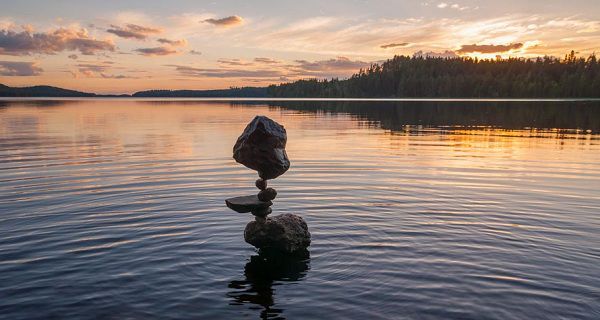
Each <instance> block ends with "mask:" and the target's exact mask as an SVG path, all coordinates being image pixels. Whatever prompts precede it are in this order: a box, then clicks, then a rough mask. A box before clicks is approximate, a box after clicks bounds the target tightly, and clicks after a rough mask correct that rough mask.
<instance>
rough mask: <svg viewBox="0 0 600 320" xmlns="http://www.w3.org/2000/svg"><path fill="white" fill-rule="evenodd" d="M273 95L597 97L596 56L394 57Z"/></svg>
mask: <svg viewBox="0 0 600 320" xmlns="http://www.w3.org/2000/svg"><path fill="white" fill-rule="evenodd" d="M268 95H269V96H272V97H315V98H317V97H327V98H364V97H381V98H384V97H397V98H403V97H406V98H408V97H410V98H416V97H426V98H599V97H600V61H598V59H597V58H596V56H595V55H591V56H590V57H588V58H584V57H577V56H576V55H575V52H573V51H572V52H571V53H570V54H568V55H566V56H565V57H564V58H563V59H559V58H553V57H540V58H536V59H525V58H509V59H477V58H470V57H459V58H433V57H409V56H395V57H394V58H392V59H389V60H387V61H386V62H384V63H382V64H372V65H371V66H370V67H369V68H366V69H361V70H360V71H359V72H358V73H356V74H354V75H352V76H351V77H350V78H348V79H345V80H340V79H336V78H334V79H330V80H327V79H325V80H319V79H307V80H299V81H295V82H291V83H283V84H279V85H271V86H269V87H268Z"/></svg>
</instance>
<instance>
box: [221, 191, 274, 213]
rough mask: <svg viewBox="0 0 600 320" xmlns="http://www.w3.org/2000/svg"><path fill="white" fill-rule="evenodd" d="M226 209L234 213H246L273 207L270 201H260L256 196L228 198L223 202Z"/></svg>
mask: <svg viewBox="0 0 600 320" xmlns="http://www.w3.org/2000/svg"><path fill="white" fill-rule="evenodd" d="M225 204H226V205H227V207H228V208H229V209H231V210H233V211H235V212H239V213H247V212H252V211H255V210H260V209H265V208H268V207H270V206H272V205H273V202H271V201H260V200H258V197H257V196H256V195H251V196H243V197H235V198H229V199H227V200H225Z"/></svg>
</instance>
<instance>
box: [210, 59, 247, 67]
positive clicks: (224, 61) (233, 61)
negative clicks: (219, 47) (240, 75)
mask: <svg viewBox="0 0 600 320" xmlns="http://www.w3.org/2000/svg"><path fill="white" fill-rule="evenodd" d="M217 62H218V63H220V64H224V65H229V66H251V65H253V63H252V62H247V61H242V60H240V59H219V60H217Z"/></svg>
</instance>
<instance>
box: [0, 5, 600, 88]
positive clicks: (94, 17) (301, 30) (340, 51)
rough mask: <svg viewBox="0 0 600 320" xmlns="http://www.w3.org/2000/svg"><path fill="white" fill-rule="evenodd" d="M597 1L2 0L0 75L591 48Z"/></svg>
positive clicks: (228, 83)
mask: <svg viewBox="0 0 600 320" xmlns="http://www.w3.org/2000/svg"><path fill="white" fill-rule="evenodd" d="M598 1H599V0H568V1H566V0H528V1H523V0H503V1H481V0H444V1H438V0H436V1H431V0H403V1H401V0H395V1H393V0H345V1H342V0H327V1H323V0H303V1H285V0H279V1H267V0H239V1H233V0H221V1H200V0H193V1H192V0H189V1H187V0H170V1H156V0H144V1H141V0H129V1H116V0H104V1H89V0H79V1H64V0H53V1H33V0H19V1H14V0H0V7H1V8H2V10H0V83H2V84H5V85H10V86H30V85H40V84H44V85H53V86H59V87H64V88H70V89H75V90H82V91H88V92H97V93H132V92H135V91H140V90H146V89H219V88H229V87H232V86H263V85H269V84H276V83H281V82H288V81H294V80H297V79H305V78H332V77H339V78H345V77H348V76H350V75H352V74H353V73H355V72H357V71H358V70H359V69H360V68H365V67H368V66H369V65H370V64H372V63H379V62H382V61H385V60H386V59H389V58H391V57H393V56H394V55H409V56H413V55H417V56H443V57H456V56H471V57H479V58H494V59H495V58H496V57H497V56H500V57H502V58H508V57H524V58H530V57H537V56H545V55H548V56H556V57H562V56H564V55H565V54H567V53H569V52H570V51H571V50H575V51H576V52H577V53H578V55H581V56H588V55H591V54H593V53H594V52H600V3H599V2H598Z"/></svg>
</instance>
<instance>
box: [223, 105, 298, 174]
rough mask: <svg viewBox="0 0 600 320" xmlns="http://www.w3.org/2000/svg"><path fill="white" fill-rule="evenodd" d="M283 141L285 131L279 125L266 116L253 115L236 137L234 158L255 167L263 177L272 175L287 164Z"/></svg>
mask: <svg viewBox="0 0 600 320" xmlns="http://www.w3.org/2000/svg"><path fill="white" fill-rule="evenodd" d="M286 143H287V134H286V132H285V128H284V127H283V126H282V125H280V124H278V123H277V122H275V121H273V120H271V119H269V118H267V117H264V116H256V117H255V118H254V120H252V122H250V123H249V124H248V126H247V127H246V129H244V132H243V133H242V135H241V136H240V137H239V138H238V139H237V142H236V143H235V146H234V147H233V158H234V159H235V161H237V162H239V163H241V164H243V165H245V166H246V167H248V168H250V169H253V170H256V171H258V175H259V176H260V177H261V178H262V179H265V180H268V179H275V178H277V177H279V176H280V175H282V174H283V173H285V172H286V171H287V170H288V169H289V168H290V160H289V159H288V157H287V154H286V152H285V144H286Z"/></svg>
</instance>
